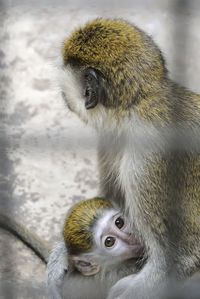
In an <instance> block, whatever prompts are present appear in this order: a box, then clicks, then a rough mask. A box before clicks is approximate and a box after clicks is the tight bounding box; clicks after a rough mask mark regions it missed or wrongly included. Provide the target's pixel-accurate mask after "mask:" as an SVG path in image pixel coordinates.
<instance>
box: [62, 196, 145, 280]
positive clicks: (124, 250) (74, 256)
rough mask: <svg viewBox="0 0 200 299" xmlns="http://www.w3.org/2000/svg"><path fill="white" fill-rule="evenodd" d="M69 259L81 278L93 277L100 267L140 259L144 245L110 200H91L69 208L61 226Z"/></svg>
mask: <svg viewBox="0 0 200 299" xmlns="http://www.w3.org/2000/svg"><path fill="white" fill-rule="evenodd" d="M64 240H65V243H66V247H67V249H68V252H69V256H70V260H71V261H72V263H73V264H74V266H75V268H76V269H77V270H78V271H79V272H81V273H82V274H83V275H87V276H88V275H93V274H96V273H97V272H98V271H99V269H100V266H101V265H105V264H106V265H108V264H112V263H118V262H121V261H123V260H126V259H130V258H133V257H134V258H139V257H141V252H142V250H143V246H142V245H141V243H140V242H139V241H138V239H137V238H136V237H135V236H134V235H133V234H132V233H131V228H130V225H129V224H128V222H127V221H125V218H124V217H122V214H121V213H120V212H119V210H116V209H114V208H113V207H112V205H111V203H110V201H108V200H105V199H102V198H93V199H89V200H85V201H81V202H80V203H78V204H76V205H75V206H73V207H72V209H71V211H70V212H69V214H68V216H67V218H66V221H65V224H64Z"/></svg>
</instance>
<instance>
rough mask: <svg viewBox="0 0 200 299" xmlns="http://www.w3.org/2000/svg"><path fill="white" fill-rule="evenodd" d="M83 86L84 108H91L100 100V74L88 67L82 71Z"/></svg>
mask: <svg viewBox="0 0 200 299" xmlns="http://www.w3.org/2000/svg"><path fill="white" fill-rule="evenodd" d="M83 85H84V86H83V88H84V96H85V108H86V109H93V108H95V107H96V105H97V104H98V103H99V102H100V101H101V93H102V88H101V86H100V75H99V74H98V73H97V71H96V70H94V69H92V68H88V69H86V70H84V71H83Z"/></svg>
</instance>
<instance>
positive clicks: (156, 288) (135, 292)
mask: <svg viewBox="0 0 200 299" xmlns="http://www.w3.org/2000/svg"><path fill="white" fill-rule="evenodd" d="M150 270H152V272H150ZM165 282H166V276H165V273H164V272H163V271H160V273H159V274H158V271H157V272H156V273H153V267H151V264H150V265H148V263H147V265H146V266H145V267H144V268H143V269H142V270H141V272H139V273H137V274H132V275H129V276H127V277H125V278H122V279H120V280H119V281H118V282H117V283H116V284H115V285H114V286H113V287H112V288H111V290H110V292H109V294H108V297H107V299H161V298H163V293H164V288H165V287H166V284H165Z"/></svg>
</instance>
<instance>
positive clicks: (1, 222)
mask: <svg viewBox="0 0 200 299" xmlns="http://www.w3.org/2000/svg"><path fill="white" fill-rule="evenodd" d="M0 228H3V229H6V230H7V231H9V232H10V233H12V234H13V235H14V236H16V237H17V238H19V239H20V240H21V241H22V242H23V243H25V244H26V245H27V246H28V247H29V248H31V249H32V250H33V251H34V252H35V253H36V254H37V256H38V257H39V258H40V259H41V260H42V261H43V262H45V263H47V261H48V257H49V252H50V245H49V244H48V243H47V242H45V241H44V240H43V239H41V238H39V237H38V236H37V235H36V234H34V233H33V232H31V231H30V230H28V229H27V228H26V227H25V225H24V224H23V223H20V221H18V220H15V219H14V218H13V217H12V216H11V215H9V214H7V213H5V212H0Z"/></svg>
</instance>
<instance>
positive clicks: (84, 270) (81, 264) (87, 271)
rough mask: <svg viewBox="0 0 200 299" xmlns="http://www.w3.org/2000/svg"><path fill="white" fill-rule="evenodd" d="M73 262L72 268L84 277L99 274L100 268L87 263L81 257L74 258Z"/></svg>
mask: <svg viewBox="0 0 200 299" xmlns="http://www.w3.org/2000/svg"><path fill="white" fill-rule="evenodd" d="M72 260H73V262H74V267H75V268H76V270H78V271H79V272H80V273H81V274H82V275H84V276H92V275H95V274H96V273H98V272H99V270H100V266H99V265H97V264H95V263H92V262H90V261H88V260H87V259H86V258H83V257H75V256H73V258H72Z"/></svg>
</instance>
